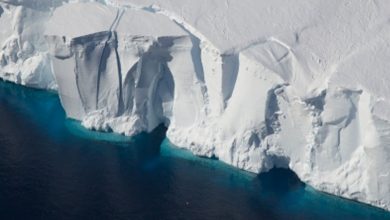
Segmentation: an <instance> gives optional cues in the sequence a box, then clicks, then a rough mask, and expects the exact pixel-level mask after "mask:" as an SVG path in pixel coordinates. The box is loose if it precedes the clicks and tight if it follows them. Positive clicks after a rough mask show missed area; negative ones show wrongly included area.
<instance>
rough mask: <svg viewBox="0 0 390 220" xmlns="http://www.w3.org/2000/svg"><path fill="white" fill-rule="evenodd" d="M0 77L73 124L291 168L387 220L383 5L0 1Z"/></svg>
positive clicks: (379, 1)
mask: <svg viewBox="0 0 390 220" xmlns="http://www.w3.org/2000/svg"><path fill="white" fill-rule="evenodd" d="M0 6H1V8H0V15H1V16H0V42H2V47H1V51H0V66H1V68H0V77H1V78H3V79H6V80H9V81H13V82H15V83H19V84H23V85H26V86H31V87H36V88H44V89H51V90H58V93H59V95H60V98H61V102H62V105H63V107H64V109H65V111H66V113H67V115H68V117H71V118H73V119H77V120H80V121H82V124H83V125H84V126H85V127H87V128H91V129H97V130H102V131H113V132H116V133H120V134H124V135H134V134H137V133H139V132H142V131H151V130H153V129H154V128H155V127H157V126H158V125H159V124H161V123H164V124H165V125H166V126H167V127H168V132H167V135H168V138H169V140H170V141H171V142H173V143H174V144H175V145H177V146H181V147H183V148H187V149H190V150H191V151H192V152H194V153H195V154H197V155H202V156H209V157H212V156H213V157H217V158H219V159H220V160H222V161H224V162H226V163H228V164H231V165H234V166H236V167H239V168H241V169H245V170H248V171H251V172H257V173H259V172H265V171H268V170H269V169H271V168H272V167H288V168H290V169H292V170H293V171H294V172H295V173H297V175H298V176H299V177H300V178H301V179H302V180H303V181H304V182H306V183H308V184H310V185H311V186H313V187H315V188H316V189H318V190H321V191H325V192H328V193H332V194H335V195H338V196H342V197H346V198H350V199H354V200H358V201H361V202H365V203H369V204H372V205H374V206H378V207H382V208H384V209H387V210H390V96H389V94H390V86H389V83H390V72H389V70H390V62H389V60H390V25H389V24H390V23H389V19H390V2H389V1H387V0H375V1H363V0H362V1H360V0H356V1H347V0H342V1H340V0H290V1H282V0H275V1H265V0H240V1H233V0H231V1H229V0H197V1H193V0H172V1H166V0H105V1H103V0H100V1H81V0H72V1H61V0H0Z"/></svg>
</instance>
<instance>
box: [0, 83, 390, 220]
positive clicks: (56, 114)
mask: <svg viewBox="0 0 390 220" xmlns="http://www.w3.org/2000/svg"><path fill="white" fill-rule="evenodd" d="M5 104H7V105H10V106H12V107H13V108H14V109H13V110H14V111H15V112H16V113H17V114H19V113H20V114H25V115H27V118H28V120H30V121H31V123H33V124H37V129H42V131H36V132H37V133H38V134H39V135H44V136H46V137H47V138H48V139H53V140H56V139H61V140H62V138H64V137H62V136H63V135H64V134H63V133H64V132H65V131H64V130H63V127H64V128H66V130H67V131H68V132H69V134H65V136H66V138H69V137H72V136H77V137H78V138H81V139H84V140H85V142H90V141H91V142H99V143H113V145H114V146H117V147H118V146H119V147H124V146H128V145H129V144H131V143H133V142H137V141H139V140H140V139H141V140H143V139H145V138H146V136H151V137H153V136H158V137H163V136H165V131H166V129H165V128H164V127H163V126H160V127H158V128H157V129H155V131H153V132H152V133H151V134H146V133H142V134H140V135H137V136H135V137H125V136H121V135H116V134H110V133H100V132H96V131H90V130H87V129H85V128H84V127H82V126H81V125H80V123H79V122H76V121H74V120H70V119H65V116H64V112H63V110H62V109H61V108H60V107H59V106H60V105H59V99H58V96H57V94H56V93H54V92H48V91H43V90H37V89H32V88H25V87H23V86H19V85H15V84H12V83H8V82H4V81H1V80H0V105H5ZM0 110H1V109H0ZM37 112H41V113H42V114H41V115H40V114H37ZM0 115H1V111H0ZM61 118H64V119H61ZM60 120H63V121H62V122H58V121H60ZM53 121H56V122H55V123H52V122H53ZM0 123H4V121H3V122H2V121H0ZM6 123H12V122H11V121H10V122H5V124H6ZM34 132H35V131H34ZM0 134H1V133H0ZM59 136H61V137H60V138H59ZM0 137H1V136H0ZM69 139H71V138H69ZM0 140H1V139H0ZM69 144H72V142H71V141H70V143H69ZM0 147H1V145H0ZM159 148H160V149H159V153H158V155H159V157H163V158H168V159H171V160H185V161H187V162H186V163H190V164H192V163H196V165H192V166H202V167H204V169H212V170H214V169H217V170H218V172H222V173H226V174H228V175H231V176H232V177H231V178H236V179H237V180H239V181H237V182H234V184H237V186H236V187H238V188H239V189H241V188H245V190H247V191H248V192H253V194H254V195H256V194H258V193H259V191H258V189H257V188H256V184H255V185H252V184H253V182H254V181H255V182H256V181H258V179H265V180H266V181H265V180H264V181H265V182H264V183H262V184H263V185H265V186H267V184H270V185H278V184H288V182H289V181H291V182H294V184H293V185H294V187H293V188H294V189H296V190H295V191H294V190H293V191H291V192H288V193H287V192H283V193H287V194H289V193H291V195H290V194H289V195H288V196H287V197H288V198H285V199H286V201H277V203H282V204H283V203H286V204H288V203H290V202H294V203H296V204H291V205H289V206H288V207H287V208H286V209H287V211H286V210H284V211H286V212H291V213H295V214H297V213H299V212H301V211H302V209H305V208H306V209H310V208H312V209H314V208H313V207H315V208H316V209H318V210H312V212H313V213H314V214H313V213H312V217H313V216H316V214H318V213H317V212H321V211H325V210H326V209H329V208H330V209H331V210H332V209H337V208H338V209H340V210H341V211H340V212H341V213H342V214H340V215H337V213H336V214H334V216H335V217H340V216H341V217H343V216H347V217H351V216H354V214H355V215H356V216H355V218H356V219H359V218H364V219H367V218H370V219H371V218H372V219H386V218H389V219H390V213H389V212H386V211H384V210H382V209H379V208H376V207H373V206H370V205H367V204H362V203H359V202H356V201H353V200H347V199H344V198H339V197H335V196H332V195H329V194H326V193H323V192H318V191H316V190H314V189H313V188H311V187H310V186H308V185H305V184H303V183H302V182H300V181H299V180H297V177H296V175H294V174H291V171H287V170H281V169H274V170H273V171H271V172H269V173H263V174H259V175H256V174H253V173H249V172H247V171H243V170H239V169H238V168H235V167H232V166H230V165H227V164H224V163H222V162H220V161H217V160H214V159H207V158H200V157H197V156H194V155H193V154H192V153H191V152H189V151H187V150H184V149H180V148H179V147H176V146H174V145H173V144H171V143H170V142H169V140H168V139H166V138H163V140H162V143H161V144H160V147H159ZM149 166H150V167H151V168H150V169H155V168H154V166H156V164H153V163H150V164H148V165H147V167H149ZM147 169H149V168H147ZM202 169H203V168H202ZM286 173H287V174H286ZM0 174H1V173H0ZM284 175H287V176H289V178H291V179H288V180H286V181H284V180H282V179H279V178H282V176H284ZM267 181H270V182H269V183H267ZM273 181H275V182H273ZM286 182H287V183H286ZM256 183H257V182H256ZM260 185H261V184H260ZM263 185H262V187H264V186H263ZM271 188H272V187H271ZM0 190H1V188H0ZM289 190H291V189H290V188H289ZM262 193H267V192H262ZM268 193H271V194H272V193H273V192H268ZM278 193H280V192H278ZM278 193H276V194H278ZM278 195H279V194H278ZM294 196H295V197H296V198H294ZM271 197H278V196H274V195H271ZM290 197H291V198H290ZM271 200H272V199H271ZM323 204H326V205H327V206H328V207H321V206H323ZM311 206H313V207H311ZM282 207H283V205H281V206H280V207H279V208H276V210H279V209H280V208H282ZM279 211H280V210H279ZM307 211H308V212H309V210H307ZM324 214H329V213H324ZM348 214H351V216H348ZM297 216H299V214H298V215H297ZM330 216H332V215H330Z"/></svg>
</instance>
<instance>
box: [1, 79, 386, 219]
mask: <svg viewBox="0 0 390 220" xmlns="http://www.w3.org/2000/svg"><path fill="white" fill-rule="evenodd" d="M0 219H390V213H389V212H386V211H383V210H381V209H377V208H374V207H371V206H367V205H364V204H360V203H357V202H353V201H349V200H345V199H340V198H337V197H334V196H330V195H327V194H324V193H320V192H317V191H315V190H313V189H311V188H310V187H308V186H307V185H305V184H303V183H302V182H300V181H299V180H298V178H297V177H296V176H295V175H294V173H292V172H290V171H288V170H283V169H274V170H272V171H271V172H269V173H266V174H261V175H255V174H251V173H247V172H245V171H241V170H238V169H236V168H233V167H231V166H228V165H225V164H223V163H221V162H219V161H217V160H210V159H204V158H199V157H195V156H193V155H192V154H191V153H190V152H188V151H186V150H182V149H179V148H177V147H175V146H173V145H172V144H171V143H169V141H168V140H167V139H166V138H165V128H163V127H159V128H157V129H156V130H155V131H154V132H152V133H151V134H141V135H138V136H136V137H133V138H129V137H123V136H120V135H115V134H106V133H99V132H93V131H88V130H86V129H84V128H82V127H81V126H80V124H79V123H78V122H76V121H73V120H69V119H66V118H65V114H64V112H63V110H62V108H61V105H60V103H59V99H58V97H57V95H56V94H54V93H49V92H46V91H39V90H33V89H28V88H24V87H20V86H17V85H14V84H10V83H5V82H2V81H0Z"/></svg>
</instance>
